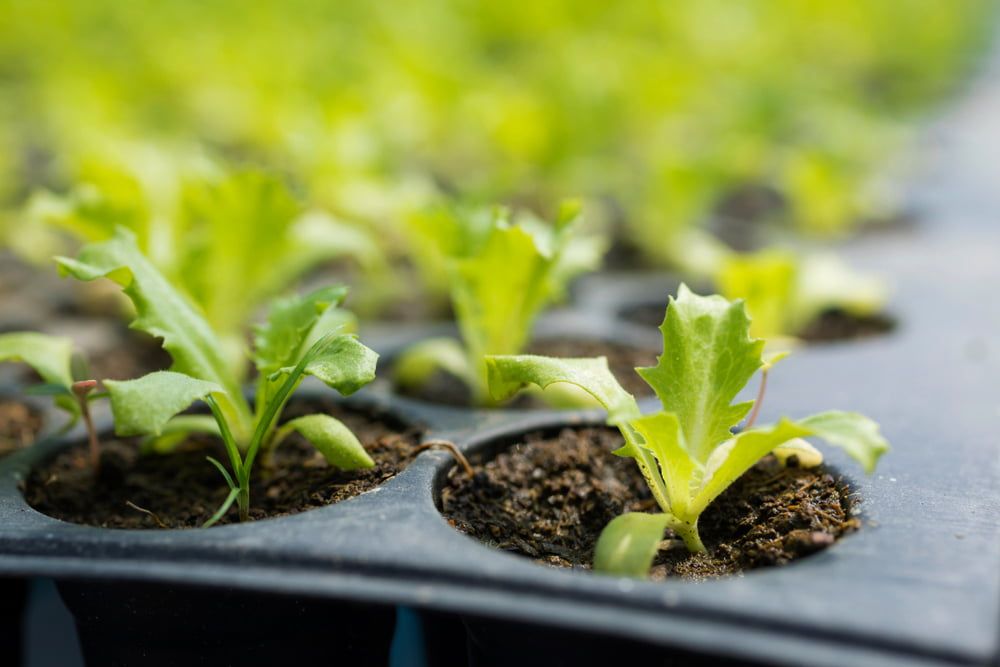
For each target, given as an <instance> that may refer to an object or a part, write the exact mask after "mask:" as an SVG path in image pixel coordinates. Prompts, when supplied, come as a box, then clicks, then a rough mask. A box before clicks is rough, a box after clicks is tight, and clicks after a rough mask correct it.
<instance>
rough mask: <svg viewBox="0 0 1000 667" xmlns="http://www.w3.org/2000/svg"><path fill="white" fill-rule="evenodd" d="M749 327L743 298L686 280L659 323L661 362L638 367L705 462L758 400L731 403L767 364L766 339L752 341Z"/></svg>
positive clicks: (685, 438)
mask: <svg viewBox="0 0 1000 667" xmlns="http://www.w3.org/2000/svg"><path fill="white" fill-rule="evenodd" d="M749 326H750V321H749V319H748V318H747V315H746V312H745V311H744V309H743V304H742V303H741V302H739V301H737V302H734V303H730V302H728V301H726V300H725V299H723V298H722V297H720V296H710V297H702V296H698V295H696V294H694V293H693V292H691V291H690V290H689V289H688V288H687V286H686V285H681V287H680V291H679V292H678V296H677V298H676V299H674V298H673V297H671V299H670V304H669V305H668V307H667V314H666V317H665V318H664V321H663V325H662V326H661V327H660V330H661V331H662V332H663V354H662V355H660V356H659V357H658V359H657V364H656V366H652V367H649V368H639V369H637V371H638V373H639V374H640V375H641V376H642V378H643V379H644V380H645V381H646V382H647V383H648V384H649V386H650V387H652V388H653V390H654V391H655V392H656V395H657V396H658V397H659V399H660V402H661V403H663V409H664V411H665V412H672V413H674V414H676V415H677V418H678V420H679V421H680V424H681V430H682V431H683V433H684V440H685V442H686V443H687V447H688V450H689V451H690V452H691V455H692V456H693V457H694V458H695V460H697V461H700V462H702V463H703V462H705V461H706V460H707V459H708V456H709V454H711V452H712V450H713V449H714V448H715V446H716V445H717V444H718V443H720V442H723V441H724V440H726V439H728V437H729V429H730V428H731V427H732V426H733V425H735V424H737V423H738V422H739V421H740V420H741V419H743V417H744V416H746V414H747V412H748V411H749V409H750V407H751V406H752V405H753V402H752V401H750V402H745V403H738V404H736V405H732V401H733V400H734V399H735V398H736V395H737V394H738V393H739V392H740V390H741V389H743V387H744V386H745V385H746V384H747V382H748V381H749V380H750V378H751V377H752V376H753V374H754V372H756V370H757V369H758V368H760V366H761V364H762V361H761V353H762V351H763V349H764V341H761V340H751V339H750V337H749V335H748V330H749Z"/></svg>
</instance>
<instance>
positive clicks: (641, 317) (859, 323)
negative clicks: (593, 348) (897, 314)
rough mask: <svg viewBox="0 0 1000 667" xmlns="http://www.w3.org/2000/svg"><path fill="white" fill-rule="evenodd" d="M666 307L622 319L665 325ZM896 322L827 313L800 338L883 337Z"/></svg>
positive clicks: (638, 308)
mask: <svg viewBox="0 0 1000 667" xmlns="http://www.w3.org/2000/svg"><path fill="white" fill-rule="evenodd" d="M665 310H666V308H665V306H663V305H658V304H654V303H643V304H639V305H635V306H632V307H629V308H626V309H624V310H623V311H622V313H621V316H622V317H623V318H624V319H626V320H628V321H629V322H634V323H636V324H641V325H643V326H650V327H658V326H660V325H661V324H662V323H663V315H664V311H665ZM894 326H895V323H894V322H893V320H892V319H891V318H889V317H887V316H884V315H874V316H870V317H858V316H855V315H851V314H849V313H846V312H844V311H842V310H827V311H824V312H823V313H822V314H820V316H819V317H817V318H816V319H815V320H813V321H812V322H810V323H809V325H808V326H806V327H805V329H803V330H802V331H800V332H799V333H798V337H799V338H801V339H802V340H804V341H806V342H809V343H830V342H835V341H838V340H854V339H858V338H867V337H870V336H879V335H882V334H885V333H888V332H889V331H891V330H892V329H893V327H894Z"/></svg>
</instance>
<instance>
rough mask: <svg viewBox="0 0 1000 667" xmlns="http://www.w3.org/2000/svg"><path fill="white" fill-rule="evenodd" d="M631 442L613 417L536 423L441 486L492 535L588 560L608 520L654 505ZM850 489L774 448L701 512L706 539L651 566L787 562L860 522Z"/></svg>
mask: <svg viewBox="0 0 1000 667" xmlns="http://www.w3.org/2000/svg"><path fill="white" fill-rule="evenodd" d="M621 445H622V438H621V436H620V435H619V434H618V432H617V431H613V430H610V429H606V428H599V427H595V428H582V429H570V428H566V429H563V430H562V431H561V432H560V433H559V434H558V435H555V436H545V435H543V434H538V433H536V434H531V435H529V436H527V437H525V438H523V439H521V440H519V441H518V442H517V443H516V444H514V445H513V446H512V447H510V448H508V449H506V450H504V451H503V452H502V453H500V454H499V455H498V456H497V457H496V458H494V459H493V460H491V461H489V462H487V463H486V464H485V465H482V464H480V465H476V466H475V470H476V474H475V476H474V477H472V478H471V479H470V478H469V477H468V475H466V474H465V473H464V472H462V470H461V469H459V468H455V469H452V470H451V471H450V473H449V476H448V478H447V480H446V482H445V485H444V488H443V489H442V490H441V493H440V506H441V511H442V513H443V514H444V516H445V517H446V518H447V519H448V521H449V523H451V524H452V525H453V526H454V527H455V528H457V529H458V530H460V531H462V532H464V533H467V534H469V535H472V536H474V537H476V538H478V539H479V540H481V541H482V542H485V543H486V544H488V545H490V546H493V547H496V548H499V549H503V550H506V551H511V552H514V553H517V554H521V555H523V556H528V557H529V558H533V559H534V560H536V561H537V562H539V563H545V564H549V565H555V566H560V567H575V568H590V566H591V562H592V560H593V554H594V546H595V544H596V543H597V538H598V536H599V535H600V533H601V530H602V529H603V528H604V527H605V526H606V525H607V523H608V522H609V521H610V520H611V519H613V518H614V517H616V516H618V515H620V514H622V513H623V512H626V511H633V512H642V511H645V512H651V511H657V506H656V503H655V501H654V500H653V498H652V497H651V495H650V493H649V490H648V489H647V487H646V484H645V482H644V481H643V478H642V475H641V474H640V473H639V470H638V467H637V466H636V464H635V462H634V461H632V460H631V459H626V458H621V457H618V456H614V455H613V454H612V453H611V452H612V451H613V450H614V449H617V448H618V447H620V446H621ZM852 505H853V501H852V498H851V495H850V490H849V489H848V488H847V486H846V485H845V484H844V482H843V481H841V480H838V479H836V478H835V477H834V476H833V475H831V474H830V473H829V472H827V471H825V470H824V469H823V468H819V469H812V470H806V469H800V468H796V467H784V466H781V465H780V464H779V463H778V462H777V461H776V460H775V459H774V457H770V456H769V457H766V458H765V459H763V460H762V461H761V462H760V463H758V464H757V465H756V466H755V467H754V468H752V469H751V470H750V471H748V472H747V473H746V474H744V475H743V477H741V478H740V479H739V480H737V482H736V483H735V484H733V485H732V486H731V487H730V488H729V489H727V490H726V491H725V492H724V493H723V494H722V495H720V496H719V497H718V498H717V499H716V500H715V502H713V503H712V504H711V505H710V506H709V508H708V509H707V510H706V511H705V513H704V514H702V516H701V519H700V521H699V530H700V532H701V537H702V541H703V542H704V543H705V546H706V547H707V549H708V552H707V553H705V554H694V555H692V554H690V553H689V552H688V551H687V550H686V549H685V548H684V546H683V543H682V542H680V541H679V540H676V544H671V546H670V548H667V549H661V551H660V553H659V555H658V556H657V558H656V561H655V564H654V567H653V571H652V577H653V578H654V579H663V578H666V577H684V578H689V579H705V578H710V577H718V576H723V575H729V574H735V573H739V572H742V571H744V570H749V569H753V568H759V567H767V566H773V565H783V564H786V563H788V562H790V561H792V560H795V559H796V558H801V557H803V556H806V555H808V554H811V553H814V552H816V551H819V550H821V549H824V548H825V547H827V546H829V545H831V544H832V543H833V542H834V541H835V540H836V539H837V538H839V537H840V536H842V535H843V534H845V533H847V532H849V531H851V530H854V529H856V528H858V527H859V521H858V519H856V518H853V516H852Z"/></svg>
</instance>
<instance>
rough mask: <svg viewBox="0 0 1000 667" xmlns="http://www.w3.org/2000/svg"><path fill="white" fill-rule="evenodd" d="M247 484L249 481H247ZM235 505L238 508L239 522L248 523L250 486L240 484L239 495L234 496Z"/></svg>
mask: <svg viewBox="0 0 1000 667" xmlns="http://www.w3.org/2000/svg"><path fill="white" fill-rule="evenodd" d="M247 481H248V482H249V480H247ZM236 504H237V505H239V508H240V521H249V519H250V485H249V483H246V484H244V483H242V482H241V483H240V493H239V495H238V496H236Z"/></svg>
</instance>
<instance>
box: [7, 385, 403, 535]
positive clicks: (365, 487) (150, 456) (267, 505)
mask: <svg viewBox="0 0 1000 667" xmlns="http://www.w3.org/2000/svg"><path fill="white" fill-rule="evenodd" d="M316 412H322V413H325V414H330V415H333V416H334V417H336V418H337V419H340V420H341V421H343V422H344V423H345V424H346V425H347V427H348V428H349V429H351V431H352V432H353V433H354V434H355V435H356V436H357V437H358V439H359V440H360V441H361V443H362V444H363V445H364V446H365V449H366V450H367V451H368V453H369V455H371V457H372V459H374V461H375V467H374V468H370V469H367V470H357V471H351V472H345V471H341V470H339V469H337V468H335V467H333V466H330V465H329V464H328V463H327V462H326V460H325V459H324V458H323V457H322V456H321V455H320V454H319V452H317V451H316V449H315V448H313V447H312V446H311V445H310V444H309V443H307V442H306V441H305V440H303V439H302V438H301V437H300V436H299V435H298V434H294V435H292V436H290V437H289V438H288V440H286V441H285V442H283V443H282V444H281V446H279V447H278V448H277V449H276V450H275V451H274V456H273V460H272V461H270V462H269V461H267V460H266V459H263V460H262V459H258V461H257V463H255V464H254V470H253V477H252V480H251V491H250V515H251V518H252V519H266V518H271V517H278V516H283V515H288V514H297V513H299V512H303V511H306V510H310V509H315V508H317V507H322V506H324V505H330V504H333V503H337V502H340V501H342V500H347V499H348V498H351V497H353V496H356V495H358V494H361V493H364V492H365V491H370V490H371V489H374V488H375V487H377V486H379V485H380V484H382V483H383V482H385V481H386V480H388V479H390V478H392V477H393V476H395V475H396V474H397V473H399V472H400V471H402V470H403V468H405V467H406V465H407V464H409V462H410V460H411V459H412V458H413V457H414V456H415V452H414V450H415V449H416V447H417V444H418V442H419V439H420V430H419V429H416V428H411V427H407V426H406V425H404V424H401V423H400V422H399V421H398V420H396V419H394V418H393V417H391V416H389V415H380V414H368V413H364V412H356V411H351V410H347V409H345V408H343V407H341V406H338V405H336V404H335V403H333V402H330V401H322V400H320V401H294V399H293V401H292V402H291V403H290V404H289V406H288V408H287V410H286V411H285V417H286V418H288V419H291V418H293V417H297V416H300V415H303V414H312V413H316ZM206 456H213V457H215V458H216V459H218V460H219V461H227V460H228V458H227V457H226V454H225V450H224V449H223V447H222V445H221V443H219V441H218V439H216V438H210V437H205V436H197V437H192V438H189V439H188V440H187V441H185V442H183V443H181V445H179V446H178V447H177V448H176V449H175V450H174V451H172V452H170V453H167V454H157V453H147V454H140V447H139V443H138V441H137V440H136V439H134V438H128V439H116V438H114V436H111V435H108V436H106V437H105V438H103V439H102V442H101V464H100V468H99V470H98V472H97V473H96V475H95V473H94V471H93V470H91V468H90V466H89V463H88V460H87V451H86V448H85V446H84V443H80V444H79V445H77V446H74V447H71V448H69V449H67V450H64V451H62V452H61V453H60V454H58V455H56V456H55V457H53V458H52V459H50V460H48V461H46V462H44V463H43V464H41V465H40V466H38V467H36V468H35V470H33V471H32V473H31V474H30V475H29V476H28V479H27V480H26V482H25V487H24V494H25V498H26V499H27V501H28V503H29V504H30V505H31V506H32V507H34V508H35V509H36V510H38V511H39V512H42V513H43V514H47V515H49V516H51V517H55V518H57V519H61V520H63V521H69V522H72V523H81V524H87V525H92V526H102V527H106V528H193V527H198V526H200V525H201V524H202V523H204V522H205V521H206V520H207V519H208V518H209V517H211V516H212V514H213V513H214V512H215V511H216V509H217V508H218V507H219V506H220V505H221V504H222V502H223V500H224V499H225V497H226V495H227V493H228V491H229V489H228V487H227V486H226V484H225V482H224V481H223V478H222V475H221V474H220V473H219V471H218V470H217V469H216V468H215V467H214V466H212V465H211V464H210V463H209V462H208V461H206V460H205V457H206ZM237 521H238V515H237V511H236V508H235V506H234V507H233V508H231V509H230V510H229V513H228V514H227V515H226V516H225V517H224V518H223V519H222V520H221V521H220V522H219V523H220V524H224V523H235V522H237Z"/></svg>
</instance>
